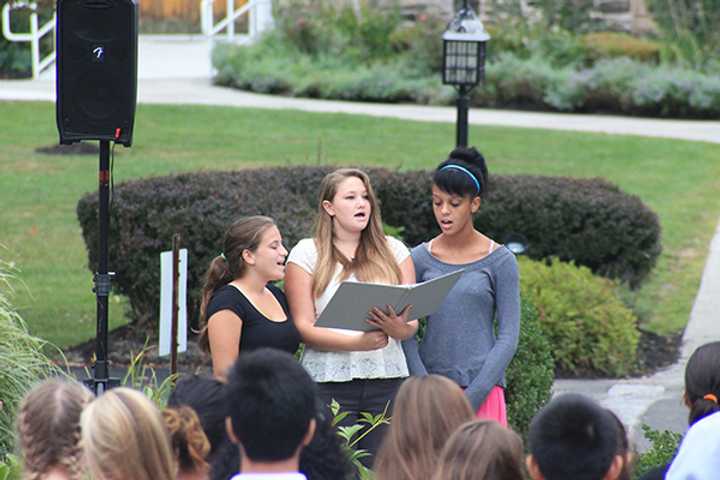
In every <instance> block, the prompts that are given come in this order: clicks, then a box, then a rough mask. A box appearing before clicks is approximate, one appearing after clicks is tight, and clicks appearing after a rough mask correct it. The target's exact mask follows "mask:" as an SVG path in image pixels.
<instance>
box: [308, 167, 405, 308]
mask: <svg viewBox="0 0 720 480" xmlns="http://www.w3.org/2000/svg"><path fill="white" fill-rule="evenodd" d="M352 177H355V178H359V179H360V181H362V182H363V185H364V186H365V189H366V190H367V195H368V201H369V203H370V209H371V211H370V220H369V222H368V225H367V226H366V227H365V229H364V230H363V231H362V234H361V236H360V244H359V245H358V248H357V252H356V254H355V259H354V260H353V261H350V260H349V259H348V258H347V257H345V255H343V254H342V253H341V252H340V251H339V250H338V249H337V247H335V244H334V243H333V234H334V232H333V218H332V216H330V214H328V213H327V212H326V211H325V208H323V202H325V201H328V202H332V201H333V199H334V198H335V195H336V194H337V191H338V186H339V185H340V184H341V183H342V182H343V181H344V180H346V179H348V178H352ZM318 203H319V205H318V214H317V217H316V219H315V233H314V235H313V238H314V240H315V247H316V248H317V252H318V258H317V270H316V271H315V275H313V294H314V295H315V297H319V296H320V295H322V293H323V292H324V291H325V289H326V288H327V286H328V284H329V283H330V281H331V280H332V278H333V275H335V269H336V268H337V267H336V266H337V264H338V263H339V264H340V265H342V274H341V277H340V279H341V280H345V279H347V278H348V277H349V276H350V275H351V274H352V273H355V275H356V276H357V278H358V280H362V281H376V282H378V281H380V282H386V283H395V284H397V283H400V267H399V266H398V264H397V261H395V257H394V256H393V254H392V251H391V250H390V246H389V245H388V243H387V239H386V238H385V234H384V233H383V227H382V219H381V216H380V206H379V204H378V201H377V197H376V196H375V191H374V190H373V188H372V185H371V184H370V178H368V176H367V174H366V173H365V172H363V171H362V170H358V169H355V168H341V169H339V170H335V171H334V172H332V173H329V174H327V175H326V176H325V178H323V180H322V183H321V184H320V201H319V202H318Z"/></svg>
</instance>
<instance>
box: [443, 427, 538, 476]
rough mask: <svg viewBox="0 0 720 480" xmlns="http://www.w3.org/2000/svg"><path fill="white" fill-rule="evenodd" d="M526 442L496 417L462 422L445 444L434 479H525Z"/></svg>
mask: <svg viewBox="0 0 720 480" xmlns="http://www.w3.org/2000/svg"><path fill="white" fill-rule="evenodd" d="M524 471H525V468H524V465H523V444H522V440H521V439H520V437H519V436H518V434H517V433H515V432H513V431H512V430H510V429H507V428H505V427H503V426H502V425H500V424H499V423H497V422H495V421H494V420H473V421H470V422H467V423H465V424H463V425H461V426H460V427H459V428H458V429H457V430H456V431H455V433H453V434H452V435H451V436H450V439H449V440H448V442H447V445H445V448H444V449H443V450H442V453H441V455H440V461H439V462H438V463H437V466H436V468H435V476H434V477H433V480H523V479H524V478H525V477H524Z"/></svg>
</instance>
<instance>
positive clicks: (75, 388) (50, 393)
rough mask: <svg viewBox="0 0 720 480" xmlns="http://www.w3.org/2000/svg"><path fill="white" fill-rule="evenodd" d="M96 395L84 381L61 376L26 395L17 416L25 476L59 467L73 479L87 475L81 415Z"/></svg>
mask: <svg viewBox="0 0 720 480" xmlns="http://www.w3.org/2000/svg"><path fill="white" fill-rule="evenodd" d="M92 398H93V395H92V393H91V392H90V391H89V390H88V389H87V388H85V387H84V386H82V385H81V384H80V383H77V382H74V381H65V380H58V379H52V380H46V381H44V382H43V383H41V384H39V385H37V386H35V387H34V388H33V389H32V390H30V391H29V392H28V393H27V394H26V395H25V398H23V400H22V402H21V404H20V410H19V413H18V417H17V431H18V440H19V443H20V449H21V453H22V459H23V472H24V473H23V478H25V479H26V480H40V478H42V477H43V476H44V475H45V474H46V473H47V472H48V471H49V470H50V469H52V468H55V467H62V468H64V469H65V470H66V471H67V473H68V475H69V478H71V479H72V480H81V478H83V474H84V462H83V454H82V445H81V431H80V415H81V414H82V411H83V408H85V406H86V405H87V404H88V403H89V402H90V401H91V400H92Z"/></svg>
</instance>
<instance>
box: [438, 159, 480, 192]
mask: <svg viewBox="0 0 720 480" xmlns="http://www.w3.org/2000/svg"><path fill="white" fill-rule="evenodd" d="M443 170H459V171H461V172H463V173H466V174H467V175H468V177H470V179H471V180H472V181H473V183H474V184H475V188H477V193H478V194H479V193H480V191H481V189H480V182H478V179H477V177H476V176H475V175H473V173H472V172H471V171H470V170H468V169H467V168H465V167H462V166H460V165H455V164H454V163H451V164H450V165H445V166H444V167H442V168H441V169H440V170H439V171H441V172H442V171H443Z"/></svg>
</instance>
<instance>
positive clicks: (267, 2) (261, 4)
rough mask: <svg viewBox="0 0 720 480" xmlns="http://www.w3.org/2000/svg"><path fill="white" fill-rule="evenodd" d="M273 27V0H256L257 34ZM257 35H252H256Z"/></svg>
mask: <svg viewBox="0 0 720 480" xmlns="http://www.w3.org/2000/svg"><path fill="white" fill-rule="evenodd" d="M272 27H273V16H272V1H271V0H255V32H254V34H255V35H261V34H262V33H263V32H265V31H267V30H270V29H271V28H272ZM255 35H252V37H254V36H255Z"/></svg>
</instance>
